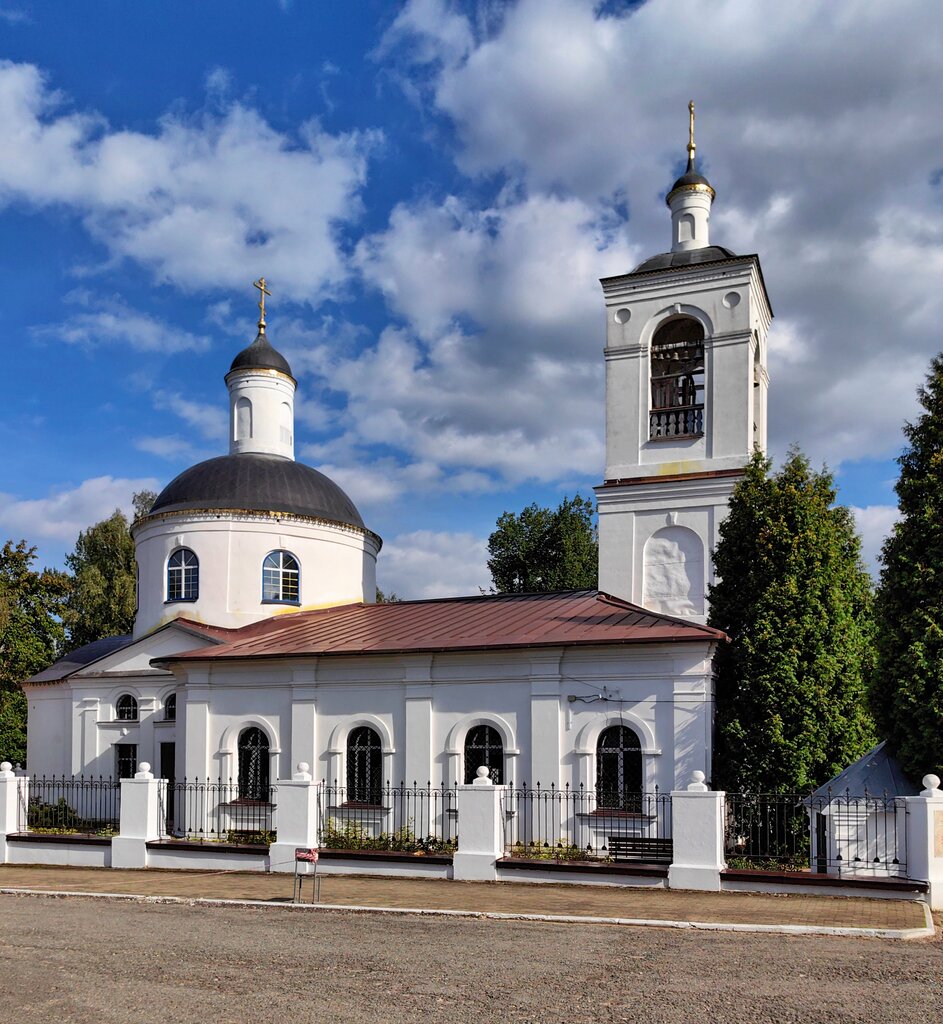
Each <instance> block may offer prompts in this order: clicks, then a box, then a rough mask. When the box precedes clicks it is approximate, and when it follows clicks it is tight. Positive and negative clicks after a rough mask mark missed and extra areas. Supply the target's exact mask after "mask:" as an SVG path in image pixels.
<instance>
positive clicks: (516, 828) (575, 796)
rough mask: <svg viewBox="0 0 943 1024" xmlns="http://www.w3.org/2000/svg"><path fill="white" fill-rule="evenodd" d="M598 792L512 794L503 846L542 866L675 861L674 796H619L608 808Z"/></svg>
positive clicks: (530, 790) (526, 791)
mask: <svg viewBox="0 0 943 1024" xmlns="http://www.w3.org/2000/svg"><path fill="white" fill-rule="evenodd" d="M607 802H609V803H611V802H612V801H611V800H609V801H606V800H605V799H603V800H601V799H600V794H597V792H596V790H592V789H585V788H584V787H583V786H580V787H578V788H575V789H571V788H570V787H569V786H564V787H562V788H557V787H556V786H553V785H551V786H549V787H547V788H543V787H541V786H540V785H537V786H534V787H533V788H530V787H528V786H527V784H526V783H525V784H524V785H523V786H521V787H519V788H517V787H515V788H511V789H509V790H508V791H507V792H506V794H505V796H504V800H503V805H504V806H503V812H504V844H505V849H506V851H507V853H508V854H509V855H510V856H512V857H526V858H531V859H538V860H612V861H623V860H626V861H648V862H670V861H671V850H672V847H671V796H670V794H668V793H660V792H659V791H658V789H657V788H656V789H655V790H654V791H653V792H651V793H620V794H619V799H618V801H617V803H618V806H615V807H612V806H606V803H607Z"/></svg>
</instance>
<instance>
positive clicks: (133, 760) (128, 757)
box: [115, 743, 138, 779]
mask: <svg viewBox="0 0 943 1024" xmlns="http://www.w3.org/2000/svg"><path fill="white" fill-rule="evenodd" d="M137 770H138V745H137V744H136V743H116V744H115V775H116V776H117V777H118V778H119V779H133V778H134V773H135V772H136V771H137Z"/></svg>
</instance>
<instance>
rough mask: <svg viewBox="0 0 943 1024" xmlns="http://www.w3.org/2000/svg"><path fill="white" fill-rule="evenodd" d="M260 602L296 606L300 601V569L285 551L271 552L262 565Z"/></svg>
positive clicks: (296, 560)
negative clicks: (274, 602)
mask: <svg viewBox="0 0 943 1024" xmlns="http://www.w3.org/2000/svg"><path fill="white" fill-rule="evenodd" d="M262 600H263V601H285V602H288V603H290V604H297V603H298V602H299V601H300V600H301V569H300V567H299V565H298V559H297V558H295V556H294V555H291V554H289V553H288V552H287V551H273V552H272V553H271V554H270V555H267V556H266V558H265V561H264V562H263V563H262Z"/></svg>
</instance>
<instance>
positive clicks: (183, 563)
mask: <svg viewBox="0 0 943 1024" xmlns="http://www.w3.org/2000/svg"><path fill="white" fill-rule="evenodd" d="M199 596H200V560H199V559H198V558H197V557H196V555H195V554H194V553H193V552H192V551H191V550H190V549H189V548H177V550H176V551H175V552H174V553H173V554H172V555H171V556H170V558H168V559H167V600H168V601H195V600H196V599H197V598H198V597H199Z"/></svg>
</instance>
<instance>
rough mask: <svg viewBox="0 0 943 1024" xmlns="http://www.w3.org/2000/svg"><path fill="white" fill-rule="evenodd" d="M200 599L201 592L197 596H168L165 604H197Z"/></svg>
mask: <svg viewBox="0 0 943 1024" xmlns="http://www.w3.org/2000/svg"><path fill="white" fill-rule="evenodd" d="M199 600H200V595H199V594H197V595H196V596H195V597H168V598H167V600H166V601H165V602H164V604H196V602H197V601H199Z"/></svg>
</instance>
